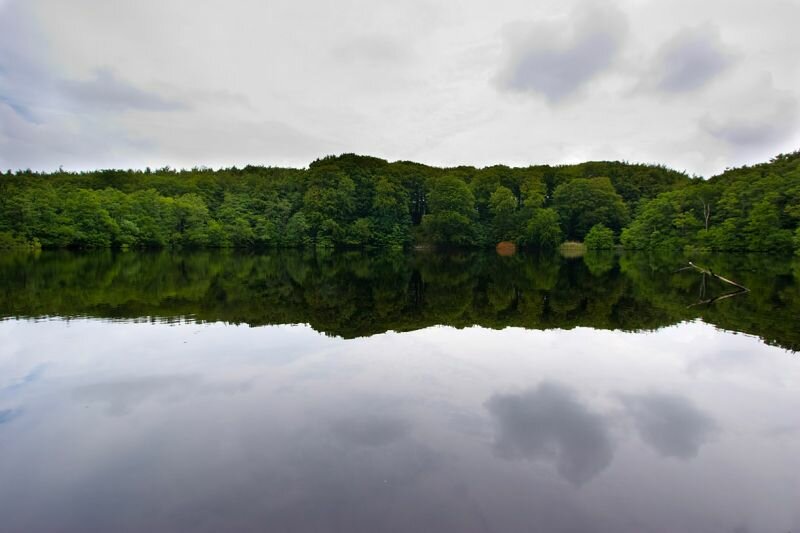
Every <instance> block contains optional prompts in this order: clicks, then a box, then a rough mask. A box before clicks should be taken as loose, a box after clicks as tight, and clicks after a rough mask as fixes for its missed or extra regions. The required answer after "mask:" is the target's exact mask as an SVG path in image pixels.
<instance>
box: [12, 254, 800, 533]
mask: <svg viewBox="0 0 800 533" xmlns="http://www.w3.org/2000/svg"><path fill="white" fill-rule="evenodd" d="M689 259H692V260H694V261H695V262H696V263H698V264H703V265H704V266H707V267H710V268H712V269H713V270H714V271H715V272H718V273H720V274H722V275H724V276H726V277H729V278H731V279H734V280H735V281H737V282H739V283H741V284H743V285H745V286H747V287H748V288H749V289H750V292H748V293H745V294H739V295H735V296H730V297H725V298H721V297H724V296H726V295H728V294H730V293H731V290H732V287H730V286H727V285H725V284H723V283H721V282H719V281H718V280H715V279H711V278H708V277H706V278H704V277H703V276H702V275H701V274H699V273H697V272H695V271H688V270H684V271H680V272H678V270H679V269H681V268H682V267H684V266H686V264H687V261H688V260H689ZM0 317H5V320H3V321H0V531H3V532H6V531H9V532H17V531H20V532H22V531H24V532H28V531H34V532H38V531H137V532H138V531H270V532H273V531H274V532H282V531H287V532H288V531H292V532H293V531H341V532H358V531H365V532H367V531H369V532H379V531H415V532H416V531H436V532H439V531H442V532H448V531H453V532H471V531H504V532H505V531H508V532H514V531H526V532H527V531H571V532H581V531H587V532H589V531H601V532H605V531H607V532H628V531H629V532H648V531H653V532H674V531H704V532H705V531H708V532H712V531H713V532H716V531H725V532H745V531H747V532H760V531H765V532H780V533H785V532H787V531H800V355H798V354H797V353H796V352H795V350H798V349H800V265H798V262H797V261H796V260H793V259H791V258H776V257H769V256H719V255H717V256H711V257H693V258H687V257H683V256H669V257H656V256H649V255H623V256H615V255H613V254H612V255H590V256H586V257H583V258H577V259H569V260H568V259H564V258H561V257H551V256H546V257H543V256H527V255H517V256H514V257H508V258H502V257H498V256H496V255H494V254H484V253H462V254H446V255H445V254H414V255H403V254H397V255H386V254H383V255H377V256H370V255H365V254H360V253H336V254H329V255H314V254H303V253H297V252H293V253H288V252H287V253H270V254H233V253H231V254H225V253H192V254H189V253H186V254H169V253H153V254H143V253H122V254H112V253H99V254H67V253H43V254H40V255H30V254H13V255H10V254H6V255H0Z"/></svg>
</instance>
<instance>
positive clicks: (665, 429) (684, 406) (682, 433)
mask: <svg viewBox="0 0 800 533" xmlns="http://www.w3.org/2000/svg"><path fill="white" fill-rule="evenodd" d="M622 401H623V404H624V405H625V407H626V408H627V410H628V412H629V414H630V415H631V416H632V417H633V420H634V423H635V424H636V428H637V429H638V431H639V435H640V436H641V437H642V440H644V442H646V443H647V444H649V445H650V446H652V448H653V449H654V450H655V451H656V452H657V453H659V454H660V455H662V456H664V457H675V458H678V459H691V458H692V457H695V456H696V455H697V452H698V451H699V450H700V447H701V446H702V445H703V444H705V443H706V442H707V441H708V440H709V438H710V437H711V435H712V434H713V433H714V430H715V429H716V424H715V423H714V420H713V419H712V418H711V417H709V416H708V415H707V414H705V413H703V412H702V411H700V410H699V409H698V408H697V407H695V406H694V404H692V403H691V402H690V401H689V400H687V399H686V398H684V397H682V396H673V395H668V394H644V395H640V396H636V395H625V396H623V398H622Z"/></svg>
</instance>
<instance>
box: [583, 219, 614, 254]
mask: <svg viewBox="0 0 800 533" xmlns="http://www.w3.org/2000/svg"><path fill="white" fill-rule="evenodd" d="M583 244H585V245H586V248H587V249H588V250H610V249H612V248H614V232H613V231H612V230H611V229H610V228H607V227H606V226H604V225H603V224H595V225H594V226H592V229H590V230H589V233H587V234H586V239H584V241H583Z"/></svg>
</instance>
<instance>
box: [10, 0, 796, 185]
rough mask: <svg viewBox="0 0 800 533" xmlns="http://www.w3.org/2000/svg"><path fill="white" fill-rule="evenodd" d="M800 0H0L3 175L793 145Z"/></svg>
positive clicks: (548, 157)
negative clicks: (350, 157) (348, 158)
mask: <svg viewBox="0 0 800 533" xmlns="http://www.w3.org/2000/svg"><path fill="white" fill-rule="evenodd" d="M798 24H800V0H783V1H781V0H761V1H759V2H753V1H744V0H705V1H703V2H698V1H696V0H670V1H669V2H666V1H653V0H611V1H608V2H588V1H583V2H571V1H564V0H553V1H550V0H545V1H531V0H525V1H507V2H504V1H497V2H486V1H481V0H448V1H446V2H445V1H438V2H434V1H428V0H404V1H402V2H384V1H380V0H336V1H332V0H331V1H323V0H316V1H312V0H269V1H262V0H224V1H223V0H204V1H203V2H197V1H196V0H137V1H135V2H132V1H129V0H70V1H69V2H65V1H63V0H0V168H15V169H16V168H28V167H30V168H34V169H55V168H57V167H58V166H60V165H63V167H64V168H65V169H86V168H96V167H138V168H143V167H145V166H151V167H160V166H163V165H170V166H173V167H192V166H200V165H206V166H211V167H219V166H230V165H234V164H235V165H240V166H241V165H245V164H248V163H252V164H272V165H291V166H298V167H303V166H306V165H307V164H308V163H309V162H310V161H313V160H314V159H316V158H318V157H321V156H323V155H326V154H337V153H342V152H356V153H361V154H370V155H375V156H379V157H383V158H386V159H389V160H397V159H407V160H414V161H420V162H424V163H429V164H435V165H454V164H474V165H478V166H484V165H489V164H494V163H505V164H509V165H528V164H532V163H570V162H577V161H584V160H598V159H603V160H609V159H610V160H627V161H635V162H657V163H663V164H666V165H668V166H671V167H674V168H677V169H679V170H686V171H688V172H690V173H695V174H700V175H706V176H707V175H711V174H713V173H715V172H719V171H720V170H722V169H724V168H725V167H727V166H733V165H739V164H743V163H751V162H758V161H762V160H766V159H769V158H770V157H771V156H773V155H775V154H777V153H780V152H786V151H794V150H797V149H800V127H798V126H799V125H800V100H799V99H800V31H798Z"/></svg>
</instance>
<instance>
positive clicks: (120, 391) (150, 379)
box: [73, 374, 248, 416]
mask: <svg viewBox="0 0 800 533" xmlns="http://www.w3.org/2000/svg"><path fill="white" fill-rule="evenodd" d="M247 388H248V384H246V383H239V382H237V383H208V382H205V381H204V380H203V378H201V377H200V376H194V375H180V374H179V375H168V376H145V377H137V378H131V379H126V380H119V381H111V382H106V383H95V384H92V385H84V386H81V387H78V388H76V389H75V390H74V391H73V397H74V398H75V399H76V400H78V401H79V402H100V403H104V404H106V405H107V407H108V414H110V415H115V416H119V415H124V414H128V413H129V412H130V411H131V410H132V409H134V408H135V407H137V406H139V405H141V404H142V403H144V402H146V401H148V400H160V401H166V402H174V401H179V400H181V399H184V398H186V397H188V396H194V395H202V394H231V393H236V392H241V391H243V390H246V389H247Z"/></svg>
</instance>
